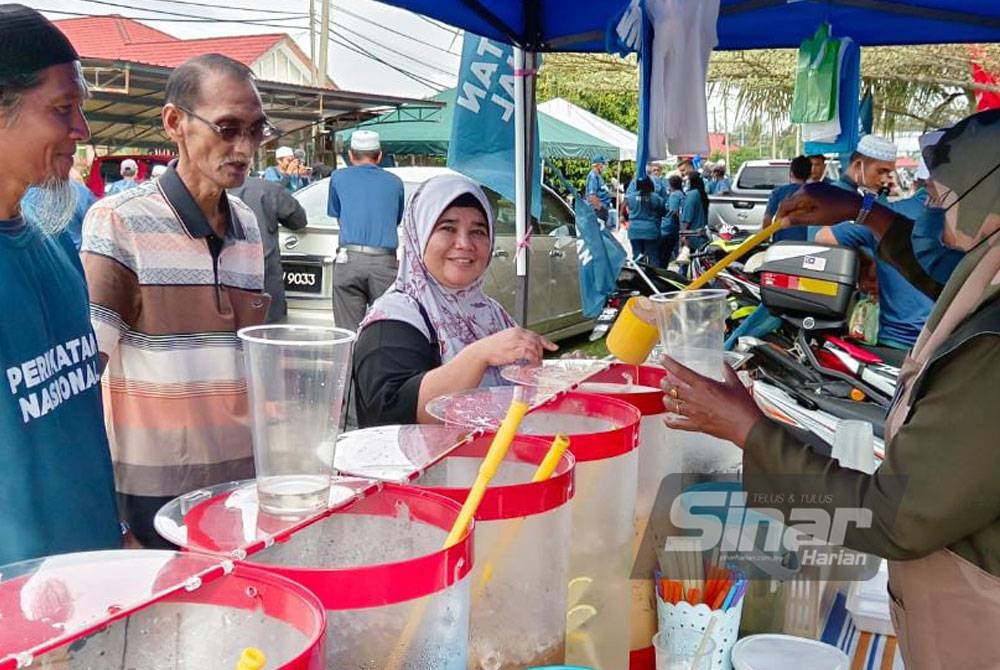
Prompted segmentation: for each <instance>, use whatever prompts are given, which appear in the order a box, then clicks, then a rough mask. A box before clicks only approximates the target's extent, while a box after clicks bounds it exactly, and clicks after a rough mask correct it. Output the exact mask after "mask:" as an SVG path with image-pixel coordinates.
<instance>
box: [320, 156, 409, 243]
mask: <svg viewBox="0 0 1000 670" xmlns="http://www.w3.org/2000/svg"><path fill="white" fill-rule="evenodd" d="M326 213H327V214H329V215H330V216H332V217H335V218H337V219H339V220H340V244H341V245H344V244H361V245H365V246H369V247H383V248H386V249H395V248H396V247H397V246H398V245H399V238H398V236H397V235H396V226H398V225H399V222H400V221H401V220H402V218H403V181H402V180H401V179H400V178H399V177H397V176H396V175H394V174H392V173H391V172H388V171H386V170H383V169H382V168H380V167H379V166H377V165H353V166H351V167H349V168H344V169H342V170H337V171H336V172H334V173H333V174H332V175H330V194H329V198H328V200H327V205H326Z"/></svg>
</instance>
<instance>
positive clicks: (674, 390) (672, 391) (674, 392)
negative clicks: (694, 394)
mask: <svg viewBox="0 0 1000 670" xmlns="http://www.w3.org/2000/svg"><path fill="white" fill-rule="evenodd" d="M668 393H669V394H670V397H671V398H673V399H674V400H677V387H676V386H671V387H670V390H669V391H668Z"/></svg>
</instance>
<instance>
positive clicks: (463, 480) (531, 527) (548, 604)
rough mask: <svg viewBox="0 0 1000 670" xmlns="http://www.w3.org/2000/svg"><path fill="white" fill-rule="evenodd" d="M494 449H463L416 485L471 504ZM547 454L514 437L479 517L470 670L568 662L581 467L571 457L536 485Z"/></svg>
mask: <svg viewBox="0 0 1000 670" xmlns="http://www.w3.org/2000/svg"><path fill="white" fill-rule="evenodd" d="M358 432H359V433H363V432H364V431H358ZM489 446H490V439H488V438H485V437H479V438H476V439H474V440H473V441H471V442H470V443H468V444H464V445H462V446H461V447H459V448H458V450H456V451H455V452H453V453H452V454H451V455H450V456H448V457H447V458H446V459H445V460H444V461H443V462H441V463H440V464H438V465H436V466H434V467H432V468H430V469H429V470H427V471H426V472H425V473H424V474H423V475H421V476H420V478H419V479H418V480H416V481H415V482H414V485H415V486H420V487H425V488H426V489H427V490H430V491H433V492H435V493H438V494H441V495H444V496H447V497H449V498H452V499H454V500H455V501H456V502H459V503H463V502H465V498H466V497H467V496H468V494H469V488H470V487H471V486H472V483H473V482H474V481H475V479H476V474H477V472H478V470H479V466H480V464H481V463H482V459H483V457H484V456H485V455H486V452H487V450H488V449H489ZM548 448H549V443H547V442H545V441H544V440H540V439H538V438H531V437H520V436H519V437H517V438H515V439H514V442H513V443H512V444H511V446H510V451H508V453H507V456H506V458H505V460H504V461H503V463H502V464H501V465H500V469H499V471H498V472H497V474H496V476H495V477H494V478H493V481H492V482H491V484H490V487H489V488H488V489H487V490H486V495H485V497H484V498H483V501H482V503H481V504H480V506H479V509H478V510H477V512H476V556H475V568H474V570H473V572H472V576H471V588H472V610H471V626H470V635H469V668H470V670H480V669H481V668H490V669H491V670H514V669H515V668H525V667H531V666H534V665H545V664H554V663H562V662H563V660H564V655H565V637H566V608H565V602H566V585H567V581H568V573H569V547H570V520H571V518H570V499H571V498H572V496H573V468H574V465H575V461H574V459H573V456H572V455H571V454H569V453H567V454H564V455H563V457H562V459H561V461H560V463H559V465H558V466H557V468H556V470H555V472H554V473H553V474H552V476H551V477H549V478H548V479H546V480H544V481H539V482H533V481H532V478H533V475H534V473H535V471H536V470H537V468H538V465H539V464H540V463H541V461H542V458H543V457H544V456H545V454H546V452H547V450H548Z"/></svg>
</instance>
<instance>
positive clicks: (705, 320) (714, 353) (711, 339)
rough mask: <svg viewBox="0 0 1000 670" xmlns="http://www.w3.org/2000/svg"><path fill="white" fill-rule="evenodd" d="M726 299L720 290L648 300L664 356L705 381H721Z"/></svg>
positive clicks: (671, 293) (675, 294) (669, 294)
mask: <svg viewBox="0 0 1000 670" xmlns="http://www.w3.org/2000/svg"><path fill="white" fill-rule="evenodd" d="M726 295H727V292H726V291H723V290H721V289H701V290H697V291H672V292H670V293H657V294H656V295H654V296H651V298H650V299H651V300H652V301H653V305H654V306H655V308H656V325H657V328H658V329H659V331H660V344H662V345H663V350H664V352H665V353H666V354H667V355H668V356H670V357H671V358H674V359H675V360H677V361H679V362H680V363H683V364H684V365H686V366H687V367H689V368H691V369H693V370H695V371H696V372H699V373H701V374H703V375H705V376H706V377H712V378H713V379H718V380H722V379H723V378H724V376H723V367H722V366H723V365H724V363H725V352H724V350H723V342H724V339H725V333H726Z"/></svg>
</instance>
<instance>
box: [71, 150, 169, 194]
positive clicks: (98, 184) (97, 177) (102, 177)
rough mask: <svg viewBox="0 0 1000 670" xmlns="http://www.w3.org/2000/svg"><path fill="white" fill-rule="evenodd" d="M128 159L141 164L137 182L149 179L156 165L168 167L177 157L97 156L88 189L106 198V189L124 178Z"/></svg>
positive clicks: (167, 155)
mask: <svg viewBox="0 0 1000 670" xmlns="http://www.w3.org/2000/svg"><path fill="white" fill-rule="evenodd" d="M126 158H131V159H132V160H134V161H135V162H136V163H138V164H139V173H138V174H137V175H136V180H137V181H145V180H147V179H149V176H150V173H151V172H152V171H153V166H154V165H166V164H167V163H169V162H170V161H172V160H173V159H174V158H175V156H171V155H170V154H141V155H139V154H117V155H114V156H97V157H96V158H94V162H93V163H92V164H91V166H90V176H88V177H87V188H89V189H90V190H91V191H92V192H93V193H94V195H96V196H97V197H98V198H102V197H104V188H105V186H107V185H108V184H111V183H112V182H115V181H118V180H119V179H121V178H122V173H121V164H122V161H123V160H125V159H126Z"/></svg>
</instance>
